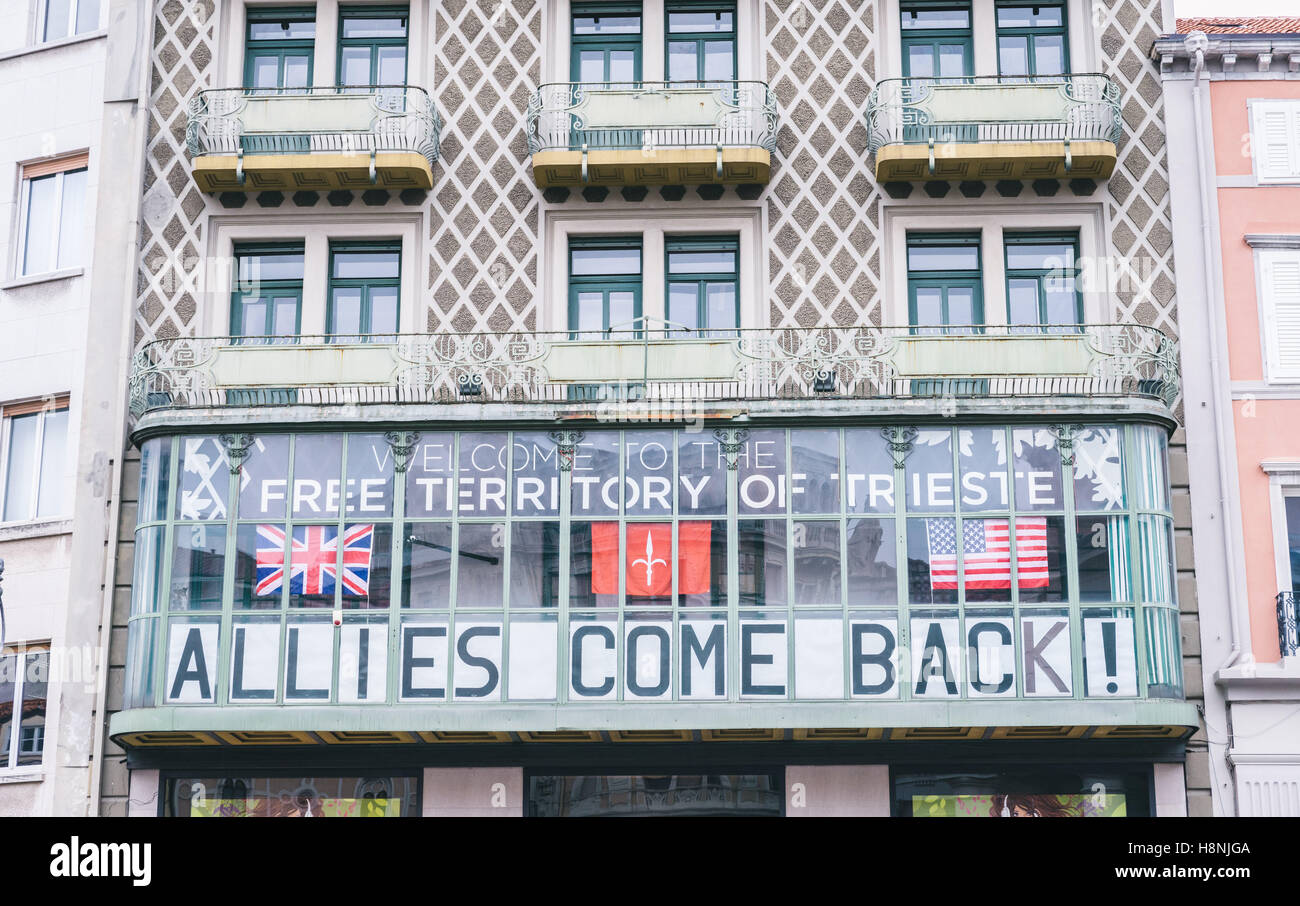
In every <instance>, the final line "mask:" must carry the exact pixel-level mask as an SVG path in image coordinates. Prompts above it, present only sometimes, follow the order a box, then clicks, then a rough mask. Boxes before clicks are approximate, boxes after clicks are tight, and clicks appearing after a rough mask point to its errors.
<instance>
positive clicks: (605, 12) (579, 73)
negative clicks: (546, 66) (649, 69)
mask: <svg viewBox="0 0 1300 906" xmlns="http://www.w3.org/2000/svg"><path fill="white" fill-rule="evenodd" d="M572 12H573V20H572V22H573V24H572V33H571V37H570V48H571V50H570V58H569V80H570V81H572V82H583V83H586V84H592V83H601V82H605V83H609V82H639V81H640V80H641V4H640V3H574V4H573V8H572Z"/></svg>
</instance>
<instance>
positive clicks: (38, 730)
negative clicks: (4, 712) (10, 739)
mask: <svg viewBox="0 0 1300 906" xmlns="http://www.w3.org/2000/svg"><path fill="white" fill-rule="evenodd" d="M49 679H50V653H49V652H48V651H35V652H31V653H28V654H26V655H24V657H23V700H22V708H21V714H20V716H19V718H18V758H17V764H18V766H19V767H22V766H23V765H32V764H40V763H41V759H42V758H43V756H44V754H45V712H46V707H47V705H46V702H47V700H48V699H49V695H50V692H49ZM0 701H3V699H2V698H0ZM0 732H3V729H0ZM6 739H7V737H6Z"/></svg>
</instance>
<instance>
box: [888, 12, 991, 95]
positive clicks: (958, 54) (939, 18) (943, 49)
mask: <svg viewBox="0 0 1300 906" xmlns="http://www.w3.org/2000/svg"><path fill="white" fill-rule="evenodd" d="M899 15H900V17H901V22H900V25H901V32H902V42H903V75H904V76H905V77H907V78H913V79H936V78H939V79H959V78H963V77H969V76H972V75H974V56H975V46H974V42H973V40H972V37H971V5H970V0H965V2H962V0H943V2H935V0H904V2H903V3H901V4H900V5H899Z"/></svg>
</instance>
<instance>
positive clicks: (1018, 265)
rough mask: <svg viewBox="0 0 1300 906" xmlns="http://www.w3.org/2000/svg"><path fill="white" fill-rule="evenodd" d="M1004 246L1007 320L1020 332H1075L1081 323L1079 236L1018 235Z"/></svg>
mask: <svg viewBox="0 0 1300 906" xmlns="http://www.w3.org/2000/svg"><path fill="white" fill-rule="evenodd" d="M1003 242H1004V244H1005V246H1006V268H1007V307H1008V312H1007V316H1008V317H1007V320H1008V322H1009V323H1010V324H1012V325H1030V326H1028V327H1013V330H1016V332H1028V333H1037V332H1039V331H1045V332H1047V333H1071V332H1073V331H1075V330H1077V327H1076V325H1079V324H1082V323H1083V294H1082V293H1081V292H1080V291H1079V236H1078V234H1077V233H1014V234H1007V235H1006V237H1005V239H1004V240H1003Z"/></svg>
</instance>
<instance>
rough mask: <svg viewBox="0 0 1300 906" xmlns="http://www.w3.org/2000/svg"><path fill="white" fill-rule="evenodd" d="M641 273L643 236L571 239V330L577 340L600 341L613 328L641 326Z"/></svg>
mask: <svg viewBox="0 0 1300 906" xmlns="http://www.w3.org/2000/svg"><path fill="white" fill-rule="evenodd" d="M641 273H642V269H641V237H640V236H617V237H612V236H611V237H605V236H602V237H599V238H583V239H578V238H573V239H570V240H569V330H570V331H573V335H574V337H575V338H581V339H599V338H601V337H603V336H607V335H608V333H607V332H608V331H610V330H611V328H623V329H626V330H628V331H633V330H634V329H635V328H636V327H638V326H639V323H637V322H638V321H639V319H640V317H641ZM619 335H620V336H624V334H621V333H620V334H619ZM627 335H634V334H627Z"/></svg>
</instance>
